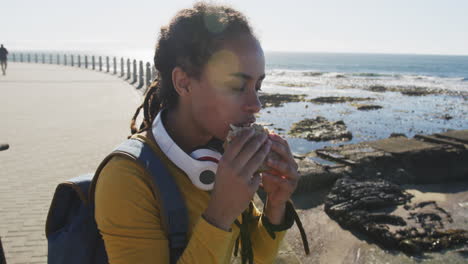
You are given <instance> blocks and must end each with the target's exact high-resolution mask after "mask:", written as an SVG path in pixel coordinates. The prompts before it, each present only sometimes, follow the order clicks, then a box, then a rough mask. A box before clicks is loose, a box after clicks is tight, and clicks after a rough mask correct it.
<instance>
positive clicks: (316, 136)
mask: <svg viewBox="0 0 468 264" xmlns="http://www.w3.org/2000/svg"><path fill="white" fill-rule="evenodd" d="M288 134H289V135H292V136H294V137H300V138H304V139H307V140H309V141H327V140H351V139H352V138H353V135H352V134H351V132H349V131H348V130H347V128H346V125H345V123H344V122H343V121H342V120H339V121H336V122H330V121H328V120H327V119H326V118H325V117H323V116H317V117H316V118H315V119H310V118H307V119H304V120H302V121H299V122H297V123H294V124H293V125H292V128H291V130H290V131H289V132H288Z"/></svg>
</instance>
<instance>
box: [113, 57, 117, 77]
mask: <svg viewBox="0 0 468 264" xmlns="http://www.w3.org/2000/svg"><path fill="white" fill-rule="evenodd" d="M112 62H113V63H114V75H116V74H117V58H115V57H114V58H113V59H112Z"/></svg>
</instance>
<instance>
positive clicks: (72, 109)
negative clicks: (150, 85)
mask: <svg viewBox="0 0 468 264" xmlns="http://www.w3.org/2000/svg"><path fill="white" fill-rule="evenodd" d="M139 102H140V96H139V93H138V92H137V91H135V89H134V87H133V86H131V85H129V84H128V83H126V82H124V81H122V80H121V79H119V78H118V77H116V76H112V75H110V74H105V73H101V72H95V71H91V70H85V69H79V68H71V67H67V66H57V65H42V64H20V63H9V64H8V71H7V75H6V76H2V75H0V122H1V129H0V143H8V144H10V149H9V150H6V151H1V152H0V237H1V240H2V243H3V246H4V249H5V254H6V259H7V263H8V264H15V263H18V264H19V263H46V262H47V243H46V238H45V234H44V233H45V231H44V229H45V228H44V226H45V219H46V216H47V211H48V208H49V205H50V202H51V199H52V195H53V192H54V189H55V187H56V185H57V184H58V183H59V182H61V181H63V180H66V179H68V178H71V177H74V176H76V175H79V174H81V173H85V172H91V171H94V170H95V169H96V167H97V166H98V163H99V162H100V161H101V159H102V158H104V157H105V155H106V154H107V153H109V152H110V151H111V150H112V149H113V148H114V147H115V146H116V145H117V144H119V143H120V142H121V141H122V140H124V139H125V138H126V136H128V135H129V132H130V129H129V121H130V119H131V116H132V114H133V112H134V110H135V109H136V107H137V105H138V104H139Z"/></svg>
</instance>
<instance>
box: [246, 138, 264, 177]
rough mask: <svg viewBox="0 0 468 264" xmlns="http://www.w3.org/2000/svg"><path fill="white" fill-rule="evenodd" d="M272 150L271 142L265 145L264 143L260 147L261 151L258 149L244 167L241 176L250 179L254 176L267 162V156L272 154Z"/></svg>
mask: <svg viewBox="0 0 468 264" xmlns="http://www.w3.org/2000/svg"><path fill="white" fill-rule="evenodd" d="M270 149H271V141H270V140H266V142H265V143H262V145H261V146H260V149H258V150H257V151H256V152H255V153H254V154H253V156H252V157H251V158H249V159H248V160H247V161H246V163H245V164H244V166H243V167H242V172H241V174H243V175H245V176H246V177H248V176H249V175H252V174H253V173H254V172H255V171H256V170H258V168H259V167H260V165H261V164H262V163H263V161H264V160H265V158H266V156H267V155H268V153H269V152H270Z"/></svg>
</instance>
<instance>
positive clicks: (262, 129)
mask: <svg viewBox="0 0 468 264" xmlns="http://www.w3.org/2000/svg"><path fill="white" fill-rule="evenodd" d="M230 127H231V130H229V133H228V135H227V137H226V141H224V144H223V148H224V149H226V147H227V146H228V145H229V144H230V143H231V142H232V140H233V139H234V138H235V137H236V136H237V135H239V134H240V133H241V132H242V131H244V130H246V129H249V128H253V129H254V130H255V135H258V134H262V133H264V134H270V131H269V130H268V129H267V128H265V127H263V126H262V125H260V124H255V123H253V124H252V125H251V126H250V127H239V126H235V125H232V124H231V125H230ZM269 158H272V159H274V160H278V159H279V155H278V154H277V153H276V152H274V151H271V150H270V153H268V155H267V156H266V158H265V161H264V162H263V163H262V165H261V166H260V167H259V168H258V169H257V171H256V172H264V171H268V170H269V169H270V167H268V166H267V165H266V160H267V159H269Z"/></svg>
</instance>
